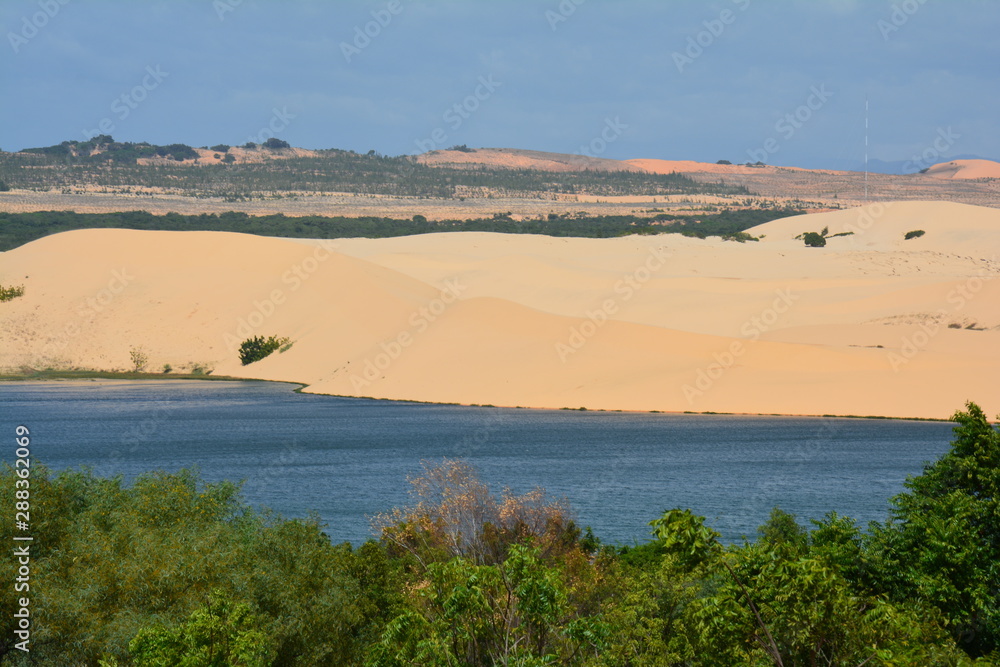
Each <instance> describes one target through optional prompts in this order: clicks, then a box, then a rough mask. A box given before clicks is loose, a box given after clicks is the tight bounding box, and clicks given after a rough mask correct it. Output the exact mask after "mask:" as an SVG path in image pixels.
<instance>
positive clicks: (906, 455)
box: [0, 380, 952, 544]
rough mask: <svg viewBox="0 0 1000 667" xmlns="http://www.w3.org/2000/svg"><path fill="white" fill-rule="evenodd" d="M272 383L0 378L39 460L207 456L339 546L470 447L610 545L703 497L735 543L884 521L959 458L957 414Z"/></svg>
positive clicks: (256, 496)
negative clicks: (430, 465)
mask: <svg viewBox="0 0 1000 667" xmlns="http://www.w3.org/2000/svg"><path fill="white" fill-rule="evenodd" d="M295 386H296V385H291V384H285V383H270V382H221V381H220V382H201V381H187V380H164V381H144V382H126V381H104V380H93V381H46V382H8V383H0V404H2V405H3V410H2V419H3V428H4V430H5V432H6V433H8V435H9V436H10V437H11V440H9V441H8V442H10V443H12V442H13V441H12V438H13V435H14V428H15V426H16V425H17V424H25V425H27V426H28V427H29V428H30V429H31V434H32V443H33V446H32V456H33V458H34V459H35V460H36V461H39V462H41V463H44V464H46V465H48V466H49V467H51V468H53V469H62V468H66V467H76V466H90V467H91V468H92V469H93V470H94V472H95V473H97V474H100V475H114V474H119V473H121V474H124V475H125V476H126V478H132V477H134V476H135V475H137V474H140V473H142V472H145V471H150V470H157V469H163V470H168V471H176V470H178V469H180V468H188V467H193V466H197V467H199V468H200V470H201V473H202V476H203V477H204V478H205V479H208V480H211V481H217V480H222V479H230V480H246V483H245V486H244V494H245V497H246V499H247V501H248V502H250V503H252V504H255V505H256V504H262V505H266V506H268V507H271V508H273V509H275V510H277V511H279V512H281V513H282V514H283V515H285V516H288V517H303V516H306V514H307V513H309V512H310V511H315V512H318V513H319V515H320V517H321V518H322V520H323V521H324V522H326V523H327V524H328V527H327V528H326V532H327V533H328V534H329V535H330V537H331V538H332V539H333V540H334V541H335V542H340V541H345V540H346V541H351V542H353V543H355V544H357V543H360V542H362V541H364V540H365V539H368V538H369V537H371V536H372V533H371V529H370V525H369V521H368V519H367V516H370V515H373V514H375V513H378V512H384V511H387V510H389V509H391V508H392V507H394V506H400V505H403V504H406V503H407V502H408V495H407V489H408V484H407V482H406V478H407V476H408V475H413V474H414V473H418V472H419V471H420V469H421V467H420V465H421V461H422V460H428V461H440V460H441V459H442V458H443V457H450V458H456V457H462V458H465V459H466V460H468V461H469V462H470V463H472V464H474V465H475V466H476V467H477V468H478V469H479V470H480V472H481V474H482V477H483V479H484V480H486V481H487V482H489V483H490V484H491V485H492V486H493V487H494V490H495V492H496V493H498V494H499V492H500V490H501V489H502V488H503V487H504V486H509V487H510V488H511V489H513V490H514V491H516V492H519V493H520V492H524V491H527V490H530V489H531V488H534V487H535V486H542V487H544V488H545V489H546V490H547V491H548V492H549V493H550V494H552V495H556V496H564V497H565V498H567V499H568V500H569V502H570V504H571V506H572V507H573V509H574V510H575V512H576V516H577V520H578V522H579V523H580V525H582V526H588V525H589V526H591V527H592V528H593V530H594V532H595V534H596V535H597V536H598V537H600V538H601V539H602V540H603V541H605V542H618V543H632V542H633V541H639V542H642V541H645V540H646V539H647V538H648V537H649V527H648V526H647V523H648V522H649V521H650V520H652V519H654V518H656V517H657V516H658V515H659V514H660V513H662V512H663V511H664V510H665V509H669V508H673V507H687V508H691V509H692V510H693V511H694V512H695V513H697V514H701V515H703V516H706V517H707V518H708V523H709V525H711V526H712V527H713V528H715V529H716V530H718V531H719V532H720V533H721V534H722V536H723V538H724V539H725V540H726V541H730V542H732V541H738V540H739V539H740V537H741V536H742V535H747V536H749V537H752V536H754V535H755V533H756V528H757V526H758V525H760V524H761V523H762V522H763V521H765V520H766V519H767V516H768V514H769V512H770V510H771V508H772V507H774V506H775V505H778V506H780V507H781V508H782V509H785V510H786V511H789V512H792V513H794V514H796V515H797V516H798V518H799V520H800V522H803V523H805V522H806V521H807V520H808V519H809V518H820V517H822V516H823V515H824V514H826V513H827V512H829V511H831V510H835V511H837V512H838V513H840V514H846V515H848V516H851V517H853V518H855V519H857V520H858V521H859V522H860V523H861V524H863V525H864V524H867V522H868V521H872V520H879V521H881V520H884V519H885V518H886V517H887V508H888V505H887V500H888V499H889V497H890V496H892V495H893V494H895V493H898V492H899V491H901V490H902V489H903V481H904V480H905V478H906V476H907V475H914V474H919V473H920V472H921V471H922V469H923V465H924V464H925V463H926V462H930V461H933V460H935V459H937V458H938V457H939V456H941V455H942V454H943V453H945V452H946V451H948V448H949V443H950V440H951V436H952V432H951V429H952V424H950V423H943V422H913V421H895V420H892V421H890V420H863V419H833V418H829V419H828V418H822V419H821V418H793V417H744V416H729V415H667V414H645V413H642V414H636V413H618V412H578V411H559V410H525V409H499V408H488V407H482V408H481V407H459V406H451V405H426V404H417V403H405V402H393V401H375V400H366V399H353V398H336V397H328V396H316V395H311V394H297V393H294V392H293V389H294V388H295ZM13 456H14V455H13V447H8V448H7V449H6V451H5V453H4V460H6V461H8V462H12V461H13Z"/></svg>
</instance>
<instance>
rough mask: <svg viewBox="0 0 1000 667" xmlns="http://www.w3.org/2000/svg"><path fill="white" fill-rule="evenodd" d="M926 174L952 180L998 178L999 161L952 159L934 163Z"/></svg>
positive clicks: (999, 172) (999, 175) (999, 171)
mask: <svg viewBox="0 0 1000 667" xmlns="http://www.w3.org/2000/svg"><path fill="white" fill-rule="evenodd" d="M926 174H927V175H928V176H933V177H934V178H945V179H952V180H969V179H977V178H1000V162H994V161H993V160H952V161H951V162H942V163H940V164H936V165H934V166H933V167H931V168H930V169H928V170H927V171H926Z"/></svg>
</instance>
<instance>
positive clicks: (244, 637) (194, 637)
mask: <svg viewBox="0 0 1000 667" xmlns="http://www.w3.org/2000/svg"><path fill="white" fill-rule="evenodd" d="M265 627H266V620H265V619H264V618H263V617H261V616H259V615H256V614H254V613H253V611H252V610H251V608H250V606H249V605H248V604H246V603H243V602H234V601H233V600H232V599H230V598H229V596H228V595H226V594H225V593H221V592H212V593H211V594H209V598H208V604H207V605H205V607H203V608H201V609H196V610H195V611H194V612H193V613H192V614H191V616H190V617H189V618H188V620H186V621H185V622H183V623H181V624H179V625H177V626H174V627H156V628H144V629H142V630H140V631H139V633H138V634H137V635H136V636H135V638H134V639H133V640H132V641H131V642H130V643H129V653H130V654H131V655H132V657H133V659H134V660H135V664H136V665H139V666H142V667H187V666H190V667H230V666H233V667H265V666H266V665H270V664H271V661H272V660H273V654H274V647H273V646H271V645H270V638H269V637H268V636H267V634H265V632H264V629H265Z"/></svg>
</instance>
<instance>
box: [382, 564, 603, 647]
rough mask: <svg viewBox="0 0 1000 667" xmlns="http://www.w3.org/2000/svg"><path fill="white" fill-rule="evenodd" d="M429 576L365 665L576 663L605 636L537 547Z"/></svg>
mask: <svg viewBox="0 0 1000 667" xmlns="http://www.w3.org/2000/svg"><path fill="white" fill-rule="evenodd" d="M426 576H427V580H426V582H423V583H422V584H421V586H420V588H419V591H418V592H417V593H416V594H415V595H414V596H413V598H411V600H410V602H409V604H408V605H407V607H406V608H405V609H404V610H403V611H402V612H401V613H400V614H399V615H398V616H397V617H396V618H395V619H393V620H392V621H390V622H389V623H388V624H387V626H386V629H385V632H384V633H383V634H382V637H381V640H380V641H379V642H378V643H377V644H375V646H374V647H373V649H372V651H371V657H370V659H369V661H368V663H367V664H368V665H371V666H373V667H376V666H377V667H396V666H402V665H442V666H444V665H449V666H450V665H508V664H517V665H545V664H560V665H578V664H583V660H584V659H585V658H586V657H587V656H588V655H593V654H594V653H596V652H598V651H599V650H600V649H601V648H602V646H603V644H604V641H605V639H606V637H607V634H608V633H607V627H606V626H605V625H604V624H602V623H601V622H600V621H599V620H598V619H596V618H593V617H584V616H578V615H575V614H574V613H573V610H572V608H571V606H570V605H569V593H568V590H567V587H566V585H565V583H564V581H563V575H562V573H561V571H560V569H559V568H558V567H549V566H546V565H545V564H544V563H543V561H542V560H541V557H540V552H539V550H538V549H534V548H530V547H527V546H523V545H514V546H513V547H511V549H510V551H509V553H508V555H507V558H506V559H505V560H504V561H503V562H502V563H499V564H497V565H475V564H473V563H472V562H471V561H469V560H467V559H465V558H461V557H457V558H453V559H451V560H448V561H445V562H438V563H432V564H431V565H430V566H429V567H428V569H427V575H426Z"/></svg>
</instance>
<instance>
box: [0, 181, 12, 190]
mask: <svg viewBox="0 0 1000 667" xmlns="http://www.w3.org/2000/svg"><path fill="white" fill-rule="evenodd" d="M0 192H10V186H9V185H7V184H6V183H4V182H3V181H0Z"/></svg>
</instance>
